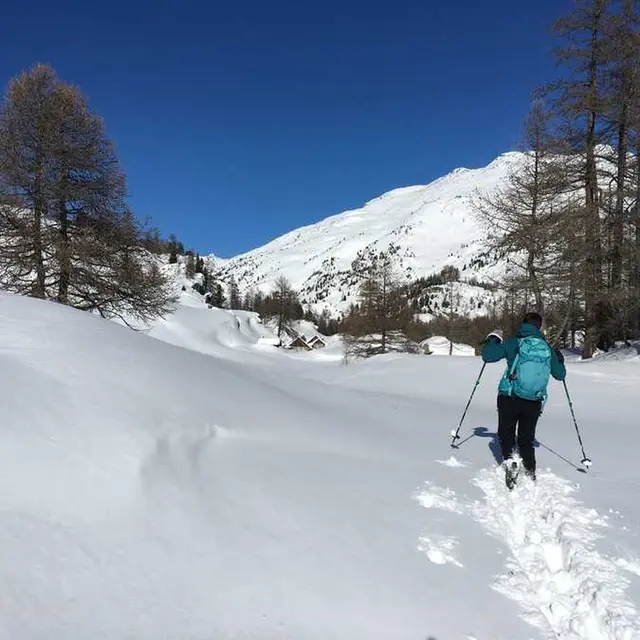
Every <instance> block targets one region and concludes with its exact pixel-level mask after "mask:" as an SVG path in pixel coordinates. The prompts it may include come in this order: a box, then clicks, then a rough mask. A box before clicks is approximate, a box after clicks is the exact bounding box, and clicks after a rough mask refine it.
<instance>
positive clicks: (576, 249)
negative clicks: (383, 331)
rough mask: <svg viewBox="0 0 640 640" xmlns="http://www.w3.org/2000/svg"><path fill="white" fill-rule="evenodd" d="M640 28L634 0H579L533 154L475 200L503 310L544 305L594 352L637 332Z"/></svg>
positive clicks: (559, 338) (539, 105)
mask: <svg viewBox="0 0 640 640" xmlns="http://www.w3.org/2000/svg"><path fill="white" fill-rule="evenodd" d="M639 23H640V13H639V10H638V3H637V2H636V1H634V0H618V1H615V2H614V0H578V1H577V2H576V3H575V5H574V9H573V11H572V12H571V13H570V14H569V15H567V16H565V17H563V18H561V19H559V20H558V21H557V22H556V23H555V24H554V25H553V33H554V35H555V37H556V42H557V46H556V48H555V51H554V57H555V59H556V61H557V63H558V65H559V68H560V69H561V72H562V73H561V76H560V77H559V78H558V79H557V80H555V81H552V82H550V83H548V84H547V85H546V86H543V87H541V88H539V89H538V90H537V91H536V92H535V94H534V102H533V106H532V109H531V112H530V114H529V115H528V117H527V119H526V122H525V127H524V130H525V136H524V144H525V148H526V150H527V151H528V153H527V155H526V159H525V161H524V163H523V164H522V165H521V166H519V167H517V168H516V169H515V170H514V171H513V172H512V173H511V175H510V176H509V178H508V180H507V182H506V184H505V185H503V187H502V188H501V189H499V190H498V191H497V192H496V193H494V194H492V195H489V196H485V197H479V198H477V199H476V202H475V207H476V210H477V212H478V214H479V216H480V219H481V220H482V221H483V222H484V223H485V225H486V228H487V230H488V242H487V250H488V251H491V252H494V253H495V254H496V255H498V256H500V257H501V258H502V259H503V260H505V262H506V263H507V264H508V266H509V272H508V277H507V278H506V279H505V281H504V282H503V283H501V284H502V286H503V288H504V289H505V290H506V291H507V296H506V299H505V304H504V309H503V315H505V316H507V317H508V316H509V314H514V313H515V314H518V313H519V312H520V311H522V310H524V309H525V308H528V307H532V306H535V307H536V308H537V309H538V310H539V311H540V312H541V313H543V314H544V315H546V316H547V317H548V318H549V319H550V325H551V326H550V328H551V330H552V334H553V336H552V337H553V340H554V342H555V343H556V344H559V345H565V346H575V345H578V344H581V345H582V347H583V356H584V357H585V358H589V357H591V356H592V354H593V353H594V350H595V349H596V348H600V349H604V350H607V349H608V348H609V347H610V346H611V345H612V344H613V343H614V342H615V341H617V340H629V339H631V338H637V337H640V162H639V158H640V33H639V29H638V27H639Z"/></svg>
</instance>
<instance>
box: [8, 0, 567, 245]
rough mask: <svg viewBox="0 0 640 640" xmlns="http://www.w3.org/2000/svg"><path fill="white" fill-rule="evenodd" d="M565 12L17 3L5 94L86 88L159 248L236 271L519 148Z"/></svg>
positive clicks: (496, 7)
mask: <svg viewBox="0 0 640 640" xmlns="http://www.w3.org/2000/svg"><path fill="white" fill-rule="evenodd" d="M569 6H570V2H569V0H535V1H525V0H438V2H434V1H432V0H411V1H405V0H395V1H394V2H379V3H376V2H371V1H369V2H362V1H360V2H356V1H353V0H341V1H338V0H322V2H304V1H302V0H283V1H278V0H270V1H265V0H244V1H243V0H237V1H234V2H232V1H228V2H224V3H223V2H219V1H216V0H211V1H209V2H205V1H203V2H190V1H189V0H183V1H182V2H176V1H172V2H168V1H163V0H157V1H155V2H150V1H145V2H140V1H139V0H129V1H128V2H124V1H123V0H110V1H109V2H86V0H83V1H82V2H70V1H67V0H59V1H57V2H51V1H50V0H33V1H32V2H18V1H10V2H9V3H8V6H3V8H2V15H1V18H0V53H1V55H0V82H1V83H2V85H5V84H6V82H7V81H8V80H9V78H10V77H11V76H13V75H15V74H16V73H17V72H19V71H20V70H21V69H22V68H25V67H29V66H31V65H32V64H33V63H35V62H49V63H51V64H52V65H53V66H54V67H55V68H56V70H57V71H58V73H59V74H60V76H61V77H62V78H63V79H65V80H68V81H71V82H73V83H76V84H78V85H80V86H81V88H82V89H83V90H84V92H85V93H86V94H87V95H88V97H89V99H90V102H91V105H92V107H93V108H94V109H95V110H96V111H98V112H99V113H100V114H102V115H103V116H104V118H105V121H106V125H107V131H108V133H109V135H110V136H111V137H112V138H113V140H114V141H115V143H116V147H117V151H118V154H119V156H120V159H121V161H122V164H123V167H124V169H125V171H126V172H127V175H128V179H129V190H130V192H131V203H132V205H133V207H134V209H135V211H136V213H137V214H138V215H140V216H151V217H152V218H153V221H154V223H155V224H156V225H157V226H158V227H159V228H160V229H161V231H162V232H163V234H165V235H168V234H169V233H171V232H175V233H176V234H178V236H179V237H180V238H181V239H182V240H183V241H184V242H185V244H186V245H187V246H192V247H194V248H195V249H196V250H198V251H200V252H203V253H205V252H206V253H209V252H214V253H216V254H218V255H222V256H225V257H228V256H231V255H234V254H236V253H239V252H241V251H245V250H248V249H250V248H253V247H255V246H258V245H260V244H263V243H264V242H266V241H267V240H270V239H271V238H273V237H276V236H278V235H280V234H281V233H283V232H285V231H288V230H290V229H292V228H295V227H298V226H301V225H303V224H308V223H311V222H315V221H317V220H319V219H321V218H324V217H326V216H327V215H331V214H334V213H338V212H340V211H342V210H344V209H347V208H350V207H357V206H360V205H361V204H363V203H364V202H365V201H367V200H369V199H371V198H373V197H375V196H377V195H380V194H381V193H383V192H385V191H388V190H389V189H392V188H395V187H398V186H403V185H408V184H424V183H427V182H429V181H431V180H432V179H434V178H437V177H439V176H440V175H442V174H444V173H446V172H447V171H449V170H451V169H454V168H456V167H458V166H466V167H476V166H482V165H484V164H487V163H488V162H490V161H491V160H492V159H493V158H494V157H495V156H497V155H498V154H500V153H502V152H504V151H507V150H509V149H513V148H515V147H516V146H517V145H518V143H519V141H520V135H521V128H522V118H523V116H524V114H525V113H526V111H527V109H528V105H529V100H530V94H531V90H532V89H533V88H534V87H535V86H536V85H538V84H540V83H542V82H544V81H545V80H548V79H550V77H551V76H552V75H553V74H554V66H553V62H552V60H551V57H550V55H549V50H550V46H551V42H550V39H549V36H548V30H547V29H548V26H549V24H550V22H551V21H552V20H553V19H554V18H555V17H556V16H557V15H558V14H559V13H562V12H564V11H565V10H566V9H567V8H568V7H569Z"/></svg>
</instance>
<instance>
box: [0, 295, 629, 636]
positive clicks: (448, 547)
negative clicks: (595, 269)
mask: <svg viewBox="0 0 640 640" xmlns="http://www.w3.org/2000/svg"><path fill="white" fill-rule="evenodd" d="M251 317H252V316H245V315H242V314H239V315H236V314H233V313H230V312H224V311H214V310H211V311H207V310H206V309H202V308H199V307H198V305H197V304H195V303H193V304H190V305H188V304H185V303H184V300H183V306H182V309H181V311H180V312H179V313H177V314H176V315H175V316H173V317H172V318H171V322H172V323H173V324H172V325H171V326H169V325H163V326H162V327H160V326H158V327H157V328H156V329H157V331H158V332H159V333H158V334H157V335H158V337H162V338H163V339H164V340H170V341H171V342H173V343H174V344H167V343H166V342H163V341H161V340H158V339H154V338H152V337H149V336H147V335H144V334H140V333H134V332H133V331H131V330H128V329H126V328H124V327H121V326H118V325H116V324H115V323H112V322H108V321H105V320H101V319H99V318H96V317H93V316H91V315H88V314H83V313H80V312H78V311H74V310H71V309H68V308H64V307H61V306H58V305H56V304H53V303H47V302H42V301H36V300H28V299H23V298H19V297H14V296H0V335H2V341H0V390H1V392H2V420H1V421H0V470H1V474H2V482H0V549H1V553H0V639H2V640H45V639H46V640H63V639H64V640H86V639H87V638H108V639H112V638H113V639H115V638H118V639H119V638H136V640H158V639H166V640H169V639H172V640H173V639H176V640H177V639H181V640H182V639H186V638H189V639H193V640H210V639H214V638H215V639H216V640H217V639H225V640H232V639H234V640H235V639H237V640H239V639H241V638H250V639H251V640H276V639H278V640H280V639H283V640H286V639H291V640H332V639H333V640H378V639H379V640H389V639H393V640H415V639H416V638H422V639H424V638H428V637H433V638H437V639H438V640H448V639H460V640H468V639H469V638H475V639H476V640H529V639H543V638H548V639H551V638H553V639H554V640H558V639H562V640H578V639H582V640H584V639H586V640H635V638H637V637H639V634H640V620H639V619H638V611H637V603H638V601H639V599H640V507H639V506H638V500H637V488H638V486H639V482H640V472H639V471H638V466H637V464H635V458H636V456H637V451H638V447H639V446H640V432H639V431H638V429H637V425H636V422H637V421H636V415H635V414H636V409H635V405H636V402H637V389H638V385H639V384H640V368H639V365H638V362H637V361H633V360H629V361H624V362H612V361H607V362H603V363H602V364H597V363H591V364H571V365H570V371H569V384H570V388H571V390H572V392H573V394H574V401H575V406H576V411H577V414H578V418H579V420H580V424H581V427H582V429H583V435H584V439H585V444H586V446H587V448H588V452H589V453H590V455H591V457H592V458H593V462H594V466H593V468H592V471H591V472H590V473H589V474H588V475H584V474H579V473H577V471H576V469H575V464H576V462H577V460H579V453H578V449H577V446H576V441H575V433H574V431H573V427H572V425H571V422H570V420H569V414H568V411H567V407H566V404H565V402H564V399H563V396H562V392H561V389H559V388H558V386H554V387H553V388H552V390H551V397H550V400H549V402H548V404H547V408H546V410H545V414H544V416H543V418H542V421H541V424H540V427H539V433H538V435H539V439H540V447H539V448H538V449H537V455H538V458H539V463H540V469H541V473H540V477H539V482H538V485H537V487H535V488H533V487H531V486H529V485H525V486H523V487H522V488H521V489H517V490H516V491H515V492H514V493H513V494H508V493H507V491H506V489H505V488H504V486H503V483H502V481H501V480H500V479H499V478H498V476H497V475H496V474H495V472H494V470H493V469H494V467H495V462H494V459H493V453H492V452H495V448H496V440H495V420H496V415H495V384H496V381H497V378H498V377H499V376H500V374H501V372H502V367H500V366H496V367H488V368H487V372H486V373H485V376H484V378H483V381H482V384H481V385H480V387H479V388H478V391H477V393H476V396H475V398H474V401H473V404H472V407H471V409H470V412H469V414H468V417H467V421H466V423H465V426H464V428H463V431H462V437H463V444H462V445H461V447H460V449H459V450H457V451H456V452H455V457H452V456H451V453H452V451H451V449H449V446H448V445H449V437H448V434H449V430H450V428H451V427H452V426H454V425H456V424H457V421H458V419H459V416H460V413H461V410H462V407H463V406H464V404H465V402H466V399H467V397H468V394H469V392H470V391H471V388H472V386H473V382H474V380H475V378H476V376H477V374H478V371H479V362H478V360H477V358H473V357H469V358H448V357H442V356H436V355H433V356H413V357H412V356H402V355H398V354H395V355H389V356H383V357H379V358H373V359H371V360H369V361H366V362H361V363H357V364H352V365H349V366H346V367H345V366H342V365H341V364H339V363H336V362H331V361H328V360H323V359H322V356H321V352H319V353H317V354H315V353H310V354H307V355H303V354H297V355H287V354H286V353H285V352H283V351H281V350H275V349H271V350H269V349H264V348H261V347H260V346H259V340H260V338H261V337H262V336H261V335H260V331H261V329H260V328H259V327H258V326H257V325H256V324H254V322H253V321H252V320H251ZM243 318H244V320H243ZM236 319H238V320H239V324H238V322H236ZM245 320H246V322H245ZM258 324H259V323H258ZM234 327H235V328H234ZM156 329H154V330H156ZM162 332H164V333H162ZM161 333H162V335H160V334H161ZM177 344H180V345H181V346H175V345H177ZM185 347H187V348H185ZM197 351H205V352H206V354H203V353H198V352H197Z"/></svg>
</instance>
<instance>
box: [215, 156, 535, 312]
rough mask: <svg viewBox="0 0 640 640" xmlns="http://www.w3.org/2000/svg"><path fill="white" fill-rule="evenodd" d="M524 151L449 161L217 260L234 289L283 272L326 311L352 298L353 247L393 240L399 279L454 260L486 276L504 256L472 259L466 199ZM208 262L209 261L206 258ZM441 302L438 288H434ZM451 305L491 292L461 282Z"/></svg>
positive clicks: (484, 307)
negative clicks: (440, 172)
mask: <svg viewBox="0 0 640 640" xmlns="http://www.w3.org/2000/svg"><path fill="white" fill-rule="evenodd" d="M523 158H524V154H522V153H516V152H511V153H506V154H503V155H501V156H499V157H498V158H497V159H496V160H494V161H493V162H492V163H490V164H489V165H488V166H486V167H483V168H480V169H457V170H454V171H452V172H451V173H449V174H448V175H446V176H444V177H442V178H439V179H437V180H435V181H433V182H431V183H430V184H428V185H424V186H410V187H404V188H400V189H395V190H393V191H390V192H388V193H385V194H383V195H381V196H379V197H377V198H375V199H373V200H371V201H370V202H367V203H366V204H365V205H364V206H362V207H361V208H358V209H354V210H350V211H345V212H343V213H340V214H337V215H333V216H331V217H328V218H326V219H324V220H322V221H320V222H318V223H316V224H312V225H308V226H306V227H302V228H300V229H295V230H293V231H291V232H289V233H287V234H285V235H283V236H281V237H279V238H276V239H274V240H272V241H271V242H269V243H268V244H266V245H264V246H262V247H258V248H256V249H253V250H252V251H249V252H247V253H244V254H242V255H239V256H236V257H234V258H231V259H230V260H227V261H225V262H224V263H219V264H217V265H216V266H217V267H219V274H220V275H221V277H222V278H223V279H226V280H228V279H230V278H231V277H232V276H233V277H235V279H236V281H237V282H238V284H239V286H240V288H241V289H242V290H245V291H246V290H249V289H251V288H256V289H260V290H262V291H263V292H265V293H266V292H268V291H269V290H270V289H272V287H273V285H274V283H275V281H276V279H277V278H278V277H280V276H284V277H286V278H287V279H288V280H289V281H290V282H291V283H292V285H293V287H294V288H295V289H297V290H298V291H300V292H302V298H303V301H304V302H305V303H309V304H310V306H312V307H313V308H314V310H315V311H317V312H321V311H322V310H323V309H324V308H327V309H328V310H329V311H330V312H332V313H333V314H334V315H335V314H338V313H343V312H345V311H346V310H347V309H348V308H349V305H350V304H351V303H353V302H355V301H356V297H357V283H355V282H353V281H352V280H351V278H350V277H349V273H350V271H351V268H352V262H353V261H354V260H355V259H356V257H358V254H361V253H365V254H367V253H369V252H374V253H377V252H380V251H385V250H387V249H388V248H389V246H390V245H396V246H399V247H400V251H399V253H398V257H399V258H400V264H399V271H400V272H401V273H402V275H403V276H404V277H405V278H406V279H409V280H410V279H415V278H418V277H421V276H427V275H431V274H434V273H439V272H440V271H441V270H442V268H443V267H445V266H447V265H452V266H455V267H458V268H459V269H460V271H461V275H462V277H463V278H470V277H479V278H480V279H482V280H485V281H487V282H494V281H495V278H496V277H497V276H500V275H502V274H503V273H504V269H505V265H504V264H486V265H484V264H483V265H479V264H476V259H477V258H478V256H479V254H480V253H481V252H482V249H483V247H482V239H483V238H484V236H485V235H486V232H485V231H484V230H483V229H482V228H481V226H480V224H479V222H478V220H477V217H476V215H475V212H474V209H473V206H472V199H473V198H474V197H475V196H476V195H478V194H487V193H489V192H491V191H493V190H495V189H496V187H497V186H498V185H500V184H501V183H502V181H503V180H504V179H505V178H506V177H507V176H508V174H509V172H511V171H512V170H513V169H514V168H515V167H517V166H518V165H519V164H521V163H522V162H523ZM214 262H215V261H214ZM434 296H435V299H434V304H435V305H436V307H437V308H441V307H442V302H443V301H444V300H445V299H446V298H447V293H446V292H445V291H439V292H438V291H436V292H435V293H434ZM454 296H455V298H456V300H454V306H455V308H456V310H457V312H458V313H460V314H465V315H470V316H473V315H479V314H483V313H486V312H487V311H488V309H489V308H490V307H491V304H492V301H493V296H492V294H491V292H489V291H487V290H486V289H483V288H482V287H478V286H471V285H469V284H465V283H461V284H460V285H458V286H456V291H455V293H454Z"/></svg>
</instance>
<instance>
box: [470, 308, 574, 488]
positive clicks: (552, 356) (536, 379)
mask: <svg viewBox="0 0 640 640" xmlns="http://www.w3.org/2000/svg"><path fill="white" fill-rule="evenodd" d="M541 329H542V316H541V315H540V314H539V313H535V312H531V313H527V314H526V316H525V317H524V319H523V321H522V325H521V326H520V328H519V329H518V331H517V333H516V334H515V335H514V336H512V337H510V338H508V339H507V340H506V341H504V340H503V338H502V332H501V331H500V330H499V329H496V330H495V331H492V332H491V333H490V334H489V335H488V336H487V338H486V340H485V341H484V343H483V347H482V359H483V361H484V362H487V363H491V362H499V361H500V360H502V359H503V358H506V360H507V368H506V370H505V372H504V375H503V376H502V378H501V380H500V384H499V385H498V439H499V440H500V448H501V450H502V458H503V460H504V463H503V465H504V467H505V475H506V483H507V486H508V487H509V489H512V488H513V486H514V485H515V482H516V480H517V474H518V465H517V463H516V462H515V461H514V460H513V458H512V456H513V450H514V448H515V444H516V427H517V444H518V451H519V453H520V457H521V458H522V465H523V467H524V469H525V473H526V475H527V476H529V478H531V479H532V480H534V481H535V479H536V456H535V450H534V445H533V443H534V440H535V435H536V425H537V423H538V418H539V417H540V414H541V413H542V408H543V405H544V402H545V400H546V398H547V385H548V383H549V376H550V375H551V376H553V377H554V378H555V379H556V380H559V381H563V380H564V379H565V378H566V375H567V370H566V368H565V366H564V357H563V355H562V353H561V351H560V350H559V349H552V348H551V347H550V346H549V344H548V343H547V341H546V340H545V338H544V336H543V335H542V331H541Z"/></svg>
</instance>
